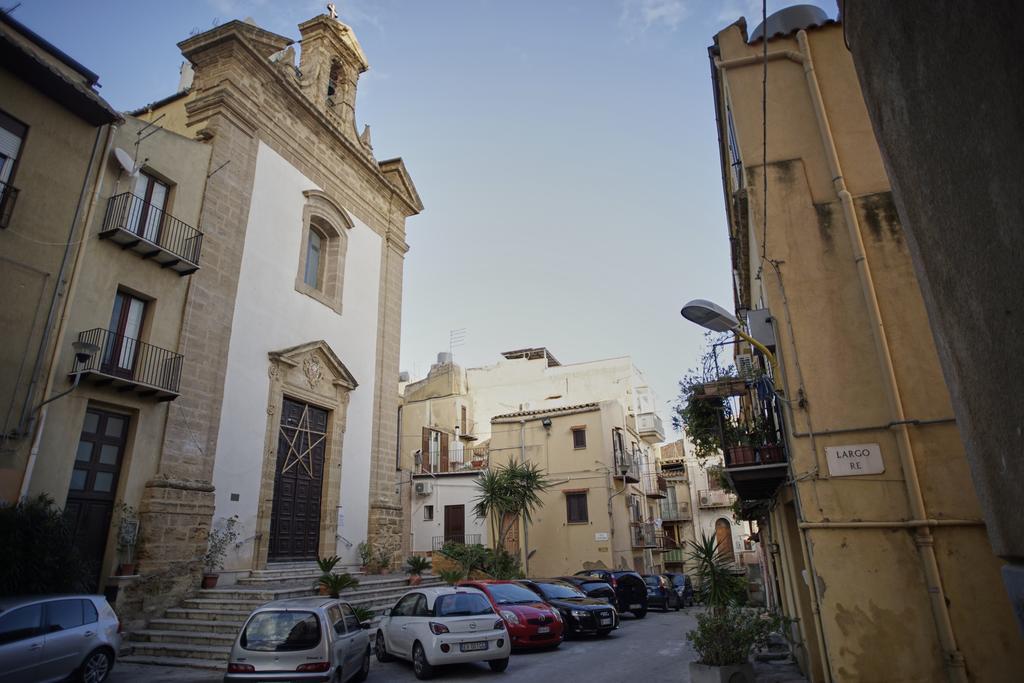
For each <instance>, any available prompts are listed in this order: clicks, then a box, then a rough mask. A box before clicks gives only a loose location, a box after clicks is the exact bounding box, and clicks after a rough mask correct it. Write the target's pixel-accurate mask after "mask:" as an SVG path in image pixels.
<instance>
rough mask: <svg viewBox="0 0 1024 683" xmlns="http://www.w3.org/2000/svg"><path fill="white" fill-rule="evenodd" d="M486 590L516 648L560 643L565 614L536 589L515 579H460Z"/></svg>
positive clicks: (554, 645)
mask: <svg viewBox="0 0 1024 683" xmlns="http://www.w3.org/2000/svg"><path fill="white" fill-rule="evenodd" d="M459 585H460V586H468V587H470V588H476V589H478V590H481V591H483V593H484V595H486V596H487V599H488V600H490V601H491V605H493V606H494V611H495V612H497V613H498V614H500V615H501V618H502V619H503V620H504V621H505V627H506V628H507V629H508V634H509V636H510V637H511V638H512V648H513V649H529V648H542V647H558V646H559V645H560V644H561V642H562V617H561V615H560V614H559V613H558V610H557V609H555V608H553V607H551V605H548V604H546V603H545V602H544V601H543V600H541V599H540V598H539V597H537V594H536V593H534V592H533V591H531V590H529V589H528V588H525V587H524V586H522V585H521V584H519V583H517V582H515V581H497V580H490V579H488V580H479V581H461V582H459Z"/></svg>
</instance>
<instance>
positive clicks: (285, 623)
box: [239, 611, 320, 652]
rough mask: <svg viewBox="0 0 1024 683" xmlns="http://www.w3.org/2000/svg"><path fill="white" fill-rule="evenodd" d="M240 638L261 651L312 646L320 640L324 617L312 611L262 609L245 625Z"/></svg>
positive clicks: (244, 644)
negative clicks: (322, 618) (267, 610)
mask: <svg viewBox="0 0 1024 683" xmlns="http://www.w3.org/2000/svg"><path fill="white" fill-rule="evenodd" d="M239 642H240V644H241V645H242V647H243V648H244V649H246V650H254V651H257V652H285V651H291V650H310V649H312V648H314V647H316V646H317V645H318V644H319V643H320V620H319V619H317V616H316V615H315V614H313V613H312V612H277V611H275V612H260V613H258V614H256V615H255V616H254V617H253V618H252V619H250V620H249V623H248V624H246V625H245V630H244V631H242V638H241V640H240V641H239Z"/></svg>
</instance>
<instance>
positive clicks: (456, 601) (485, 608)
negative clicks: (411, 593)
mask: <svg viewBox="0 0 1024 683" xmlns="http://www.w3.org/2000/svg"><path fill="white" fill-rule="evenodd" d="M485 614H494V608H493V607H492V606H491V603H490V602H489V601H488V600H487V598H485V597H484V595H483V593H477V592H476V591H473V592H472V593H470V592H466V593H448V594H446V595H439V596H437V599H436V600H434V614H433V616H436V617H478V616H482V615H485ZM424 616H430V614H429V613H428V614H425V615H424Z"/></svg>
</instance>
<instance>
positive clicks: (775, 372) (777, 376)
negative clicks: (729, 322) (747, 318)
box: [733, 327, 782, 381]
mask: <svg viewBox="0 0 1024 683" xmlns="http://www.w3.org/2000/svg"><path fill="white" fill-rule="evenodd" d="M733 332H735V333H736V336H737V337H739V338H740V339H742V340H744V341H746V342H749V343H750V345H751V346H753V347H754V348H756V349H757V350H758V351H760V352H761V353H763V354H764V357H765V358H767V359H768V363H769V364H771V366H772V377H774V378H775V379H776V380H779V381H781V380H782V376H781V375H780V374H779V361H778V359H777V358H775V354H774V353H772V352H771V351H769V350H768V347H767V346H765V345H764V344H762V343H761V342H759V341H757V340H756V339H754V338H753V337H751V336H750V335H749V334H747V333H746V332H744V331H743V330H741V329H739V328H738V327H737V328H736V329H734V330H733Z"/></svg>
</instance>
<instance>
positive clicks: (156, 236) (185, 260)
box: [100, 192, 203, 275]
mask: <svg viewBox="0 0 1024 683" xmlns="http://www.w3.org/2000/svg"><path fill="white" fill-rule="evenodd" d="M100 237H102V238H105V239H109V240H111V241H112V242H115V243H116V244H118V245H120V246H121V247H122V248H124V249H131V250H132V251H135V252H137V253H138V254H140V255H141V256H142V258H146V259H152V260H153V261H155V262H156V263H159V264H160V266H161V267H162V268H171V269H172V270H175V271H177V272H178V273H179V274H180V275H188V274H189V273H193V272H195V271H197V270H199V252H200V251H201V250H202V246H203V233H201V232H199V231H198V230H196V229H195V228H193V227H192V226H191V225H188V224H187V223H185V222H184V221H181V220H178V219H177V218H175V217H174V216H172V215H171V214H169V213H167V212H166V211H164V210H163V209H161V208H159V207H156V206H154V205H152V204H150V203H149V202H147V201H145V200H144V199H142V198H141V197H138V196H136V195H134V194H132V193H131V192H122V193H121V194H117V195H114V196H113V197H111V198H110V201H109V202H107V213H106V215H105V216H104V218H103V231H102V232H100Z"/></svg>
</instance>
